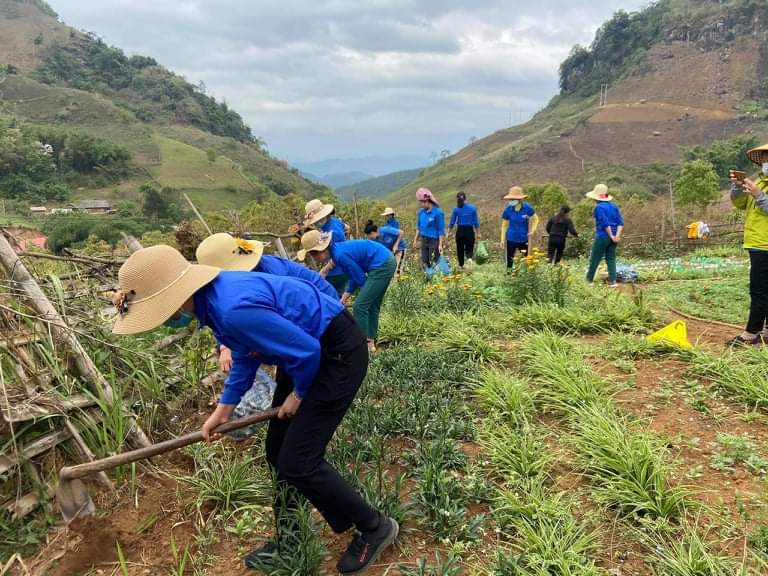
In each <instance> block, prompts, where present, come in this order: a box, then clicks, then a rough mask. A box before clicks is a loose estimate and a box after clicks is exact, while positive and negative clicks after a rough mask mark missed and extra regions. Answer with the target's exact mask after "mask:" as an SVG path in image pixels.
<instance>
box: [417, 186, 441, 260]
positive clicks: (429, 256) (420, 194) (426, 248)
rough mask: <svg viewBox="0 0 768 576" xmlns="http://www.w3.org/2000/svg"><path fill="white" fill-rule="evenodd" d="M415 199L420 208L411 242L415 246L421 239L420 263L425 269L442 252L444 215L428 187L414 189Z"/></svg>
mask: <svg viewBox="0 0 768 576" xmlns="http://www.w3.org/2000/svg"><path fill="white" fill-rule="evenodd" d="M416 200H418V201H419V205H420V206H421V209H420V210H419V214H418V223H417V227H416V237H415V238H414V239H413V244H414V246H415V245H416V242H418V241H419V239H421V263H422V266H423V267H424V270H425V271H426V270H428V269H429V268H432V266H434V265H435V264H436V263H437V259H438V258H439V257H440V254H442V253H443V241H444V240H445V215H444V214H443V211H442V210H441V209H440V204H439V203H438V201H437V198H435V196H434V195H433V194H432V191H431V190H429V189H428V188H419V189H418V190H417V191H416Z"/></svg>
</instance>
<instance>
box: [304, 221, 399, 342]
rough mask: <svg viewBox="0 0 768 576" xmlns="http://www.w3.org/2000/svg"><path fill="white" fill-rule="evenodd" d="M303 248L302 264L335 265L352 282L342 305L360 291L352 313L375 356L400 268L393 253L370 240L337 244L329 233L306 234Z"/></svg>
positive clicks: (342, 299) (315, 232) (312, 231)
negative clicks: (387, 301)
mask: <svg viewBox="0 0 768 576" xmlns="http://www.w3.org/2000/svg"><path fill="white" fill-rule="evenodd" d="M301 246H302V250H299V253H298V255H297V256H298V258H299V260H302V261H303V260H304V259H306V257H307V255H308V254H309V255H311V256H312V258H313V259H314V260H315V261H316V262H319V263H321V264H327V263H328V262H333V263H334V265H335V266H337V267H338V268H340V269H341V270H343V271H344V274H345V275H346V276H347V277H348V278H349V284H348V286H347V287H346V290H345V291H344V294H343V295H342V297H341V303H342V304H344V305H346V304H347V302H349V299H350V298H351V297H352V294H354V293H355V292H356V291H357V290H358V288H359V289H360V293H359V294H358V295H357V299H356V300H355V305H354V307H353V310H354V312H353V313H354V316H355V320H357V323H358V324H359V325H360V328H362V330H363V333H364V334H365V335H366V336H367V337H368V351H369V352H375V351H376V338H377V336H378V334H379V314H380V313H381V305H382V304H383V303H384V295H385V294H386V293H387V288H389V283H390V282H391V281H392V277H393V276H394V275H395V269H396V268H397V263H396V262H395V257H394V255H393V254H392V252H390V251H389V250H387V249H386V248H385V247H384V246H383V245H381V244H379V243H378V242H371V241H370V240H347V241H346V242H343V243H340V244H334V243H333V240H332V238H331V235H330V234H329V233H327V232H322V233H321V232H318V231H317V230H310V231H309V232H307V233H306V234H304V236H302V237H301Z"/></svg>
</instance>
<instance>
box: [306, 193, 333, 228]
mask: <svg viewBox="0 0 768 576" xmlns="http://www.w3.org/2000/svg"><path fill="white" fill-rule="evenodd" d="M331 212H333V204H323V201H322V200H319V199H317V198H315V199H314V200H310V201H309V202H307V203H306V204H305V205H304V226H312V224H315V223H316V222H319V221H320V220H322V219H323V218H325V217H326V216H330V215H331Z"/></svg>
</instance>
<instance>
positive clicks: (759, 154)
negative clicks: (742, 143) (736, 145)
mask: <svg viewBox="0 0 768 576" xmlns="http://www.w3.org/2000/svg"><path fill="white" fill-rule="evenodd" d="M763 156H768V144H763V145H762V146H758V147H757V148H752V150H750V151H749V152H747V158H749V159H750V160H751V161H752V163H753V164H757V165H758V166H762V165H763Z"/></svg>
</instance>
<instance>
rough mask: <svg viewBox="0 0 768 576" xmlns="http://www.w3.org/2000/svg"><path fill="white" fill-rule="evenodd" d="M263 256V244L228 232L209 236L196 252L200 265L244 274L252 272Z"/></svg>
mask: <svg viewBox="0 0 768 576" xmlns="http://www.w3.org/2000/svg"><path fill="white" fill-rule="evenodd" d="M262 254H264V244H263V243H262V242H258V241H256V240H243V239H242V238H235V237H234V236H232V235H231V234H227V233H226V232H220V233H219V234H214V235H213V236H208V238H206V239H205V240H203V241H202V242H201V243H200V246H198V247H197V251H196V252H195V255H196V257H197V262H198V264H203V265H205V266H214V267H215V268H221V269H222V270H241V271H243V272H250V271H251V270H253V269H254V268H256V266H257V265H258V263H259V260H261V256H262Z"/></svg>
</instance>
